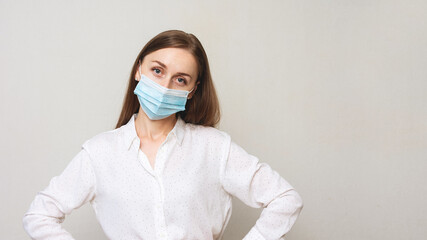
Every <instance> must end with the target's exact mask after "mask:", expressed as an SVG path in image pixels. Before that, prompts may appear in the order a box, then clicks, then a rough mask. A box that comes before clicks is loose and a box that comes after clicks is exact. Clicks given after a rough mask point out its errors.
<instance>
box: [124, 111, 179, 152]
mask: <svg viewBox="0 0 427 240" xmlns="http://www.w3.org/2000/svg"><path fill="white" fill-rule="evenodd" d="M137 115H138V113H134V114H132V116H131V118H130V119H129V121H128V122H127V123H126V124H125V125H124V137H125V139H124V141H125V143H126V147H127V150H130V148H131V146H132V144H134V141H135V140H137V139H138V140H139V138H138V135H137V133H136V128H135V119H136V117H137ZM185 124H186V123H185V121H184V120H182V119H181V117H180V116H179V115H178V116H177V121H176V123H175V126H174V127H173V129H172V130H171V132H170V133H169V135H171V134H173V135H175V137H176V139H177V142H178V144H179V145H181V144H182V140H183V138H184V134H185V129H184V128H185Z"/></svg>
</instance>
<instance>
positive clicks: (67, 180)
mask: <svg viewBox="0 0 427 240" xmlns="http://www.w3.org/2000/svg"><path fill="white" fill-rule="evenodd" d="M94 197H95V174H94V172H93V169H92V165H91V163H90V157H89V153H88V151H87V150H86V149H85V148H84V147H82V149H81V150H80V152H79V153H77V155H76V156H75V157H74V158H73V159H72V160H71V162H70V163H69V164H68V165H67V167H66V168H65V170H64V171H63V172H62V173H61V175H59V176H55V177H53V178H52V179H51V180H50V183H49V185H48V186H47V187H46V188H45V189H44V190H42V191H40V192H38V193H37V195H36V197H35V199H34V200H33V201H32V203H31V205H30V208H29V209H28V211H27V212H26V213H25V215H24V217H23V226H24V229H25V231H26V232H27V233H28V235H29V236H30V237H31V238H32V239H37V240H48V239H64V240H71V239H74V238H73V237H72V236H71V234H70V233H69V232H67V231H66V230H65V229H63V228H62V226H61V223H62V222H63V221H64V219H65V215H67V214H70V213H71V212H72V211H73V210H74V209H77V208H79V207H81V206H82V205H83V204H85V203H86V202H88V201H92V200H93V199H94Z"/></svg>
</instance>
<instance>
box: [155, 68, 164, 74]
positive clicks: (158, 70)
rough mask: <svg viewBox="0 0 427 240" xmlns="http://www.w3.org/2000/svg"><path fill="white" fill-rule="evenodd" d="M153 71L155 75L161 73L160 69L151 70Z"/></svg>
mask: <svg viewBox="0 0 427 240" xmlns="http://www.w3.org/2000/svg"><path fill="white" fill-rule="evenodd" d="M153 71H154V73H155V74H160V73H162V71H161V70H160V69H158V68H153Z"/></svg>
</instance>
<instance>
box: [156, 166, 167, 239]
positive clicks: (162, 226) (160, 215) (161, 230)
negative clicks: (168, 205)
mask: <svg viewBox="0 0 427 240" xmlns="http://www.w3.org/2000/svg"><path fill="white" fill-rule="evenodd" d="M156 180H157V183H158V184H159V190H160V199H159V201H158V202H156V204H155V206H156V213H157V214H156V216H157V217H156V225H157V230H158V237H159V238H161V239H166V238H167V232H166V220H165V214H164V209H163V202H164V188H163V182H162V179H161V177H160V175H158V174H156Z"/></svg>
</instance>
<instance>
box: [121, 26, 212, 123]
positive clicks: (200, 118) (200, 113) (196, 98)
mask: <svg viewBox="0 0 427 240" xmlns="http://www.w3.org/2000/svg"><path fill="white" fill-rule="evenodd" d="M163 48H182V49H186V50H188V51H189V52H190V53H191V54H192V55H193V56H194V57H195V59H196V62H197V65H198V76H197V82H200V83H199V85H198V86H197V89H196V92H195V93H194V95H193V97H192V98H191V99H188V100H187V104H186V106H185V110H184V111H182V112H177V113H176V114H177V116H178V115H179V116H181V118H182V119H183V120H184V121H185V122H187V123H193V124H198V125H204V126H211V127H215V126H216V125H217V124H218V122H219V120H220V108H219V101H218V97H217V95H216V91H215V87H214V84H213V82H212V77H211V72H210V69H209V62H208V57H207V56H206V52H205V50H204V49H203V46H202V44H201V43H200V41H199V40H198V39H197V38H196V37H195V36H194V35H193V34H191V33H186V32H183V31H180V30H168V31H164V32H162V33H159V34H158V35H157V36H155V37H154V38H152V39H151V40H150V41H149V42H148V43H147V44H146V45H145V46H144V48H142V50H141V52H140V53H139V54H138V56H137V58H136V60H135V62H134V64H133V67H132V71H131V73H130V76H129V82H128V88H127V91H126V95H125V97H124V101H123V107H122V111H121V113H120V117H119V120H118V121H117V124H116V128H119V127H121V126H122V125H125V124H126V123H127V122H128V121H129V120H130V118H131V117H132V115H133V114H134V113H137V112H138V111H139V106H140V105H139V101H138V97H137V96H136V95H135V94H134V93H133V91H134V90H135V87H136V85H137V84H138V81H136V80H135V73H136V71H137V68H138V66H139V63H140V62H142V60H143V59H144V57H145V56H146V55H148V54H150V53H152V52H154V51H157V50H159V49H163Z"/></svg>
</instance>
